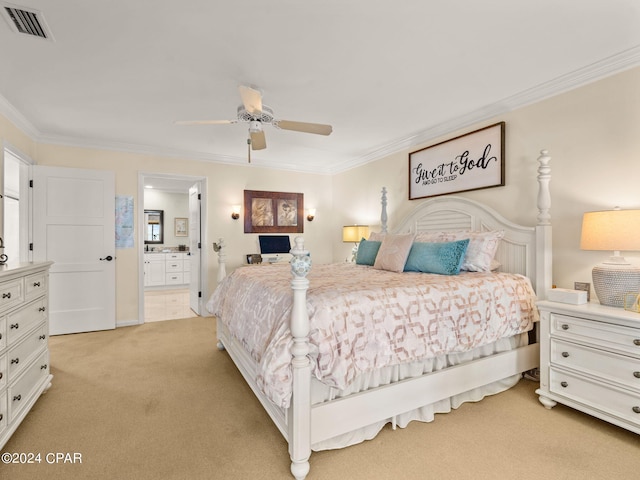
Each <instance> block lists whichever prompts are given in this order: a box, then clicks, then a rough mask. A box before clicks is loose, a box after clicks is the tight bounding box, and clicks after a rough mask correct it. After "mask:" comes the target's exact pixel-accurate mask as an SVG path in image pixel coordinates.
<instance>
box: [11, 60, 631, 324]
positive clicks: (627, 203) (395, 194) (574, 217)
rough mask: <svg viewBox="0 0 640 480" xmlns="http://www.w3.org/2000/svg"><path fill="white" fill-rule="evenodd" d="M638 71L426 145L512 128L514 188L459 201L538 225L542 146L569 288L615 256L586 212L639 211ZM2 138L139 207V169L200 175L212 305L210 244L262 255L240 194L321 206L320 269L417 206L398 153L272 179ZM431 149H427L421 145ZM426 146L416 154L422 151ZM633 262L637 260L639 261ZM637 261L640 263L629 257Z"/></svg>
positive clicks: (129, 273) (120, 308) (509, 159)
mask: <svg viewBox="0 0 640 480" xmlns="http://www.w3.org/2000/svg"><path fill="white" fill-rule="evenodd" d="M638 85H640V68H635V69H633V70H629V71H627V72H623V73H620V74H618V75H615V76H612V77H609V78H607V79H604V80H601V81H599V82H596V83H593V84H590V85H587V86H584V87H582V88H579V89H576V90H573V91H571V92H568V93H564V94H561V95H558V96H556V97H553V98H550V99H547V100H545V101H542V102H539V103H536V104H533V105H530V106H527V107H524V108H521V109H518V110H516V111H514V112H511V113H509V114H506V115H501V116H499V117H496V118H493V119H489V120H487V121H486V122H483V123H482V124H478V125H474V126H472V127H469V128H465V129H464V130H461V131H458V132H451V134H450V135H446V136H444V137H442V138H439V139H434V141H433V142H429V144H433V143H437V142H438V141H441V140H446V139H448V138H451V137H453V136H455V135H458V134H461V133H466V132H468V131H471V130H474V129H476V128H479V127H482V126H485V125H490V124H492V123H496V122H498V121H505V122H506V185H505V186H504V187H497V188H491V189H485V190H480V191H476V192H468V193H463V194H461V195H463V196H466V197H469V198H474V199H476V200H480V201H483V202H486V203H488V204H489V205H491V206H493V207H494V208H495V209H496V210H498V211H500V212H502V213H503V214H504V215H505V216H506V217H507V218H508V219H510V220H512V221H515V222H518V223H524V224H530V225H533V224H535V221H536V213H537V212H536V210H535V202H536V196H537V184H536V180H535V177H536V168H537V162H536V158H537V157H538V155H539V151H540V150H541V149H543V148H545V149H548V150H549V151H550V154H551V156H552V161H551V166H552V181H551V192H552V202H553V203H552V211H551V214H552V223H553V226H554V282H555V283H556V284H557V285H558V286H559V287H565V288H571V287H572V286H573V282H574V281H586V282H591V268H592V266H593V265H594V264H595V263H597V262H599V261H600V260H601V259H603V258H604V257H606V256H607V254H605V253H604V252H583V251H580V250H579V236H580V224H581V218H582V214H583V213H584V212H585V211H588V210H600V209H607V208H612V207H614V206H616V205H618V206H620V207H622V208H640V195H639V194H638V187H637V185H638V178H640V161H638V158H637V157H638V154H639V153H640V136H638V135H637V134H636V132H637V130H638V126H639V125H640V89H639V88H638V87H637V86H638ZM0 138H1V139H2V140H4V141H8V142H10V143H11V144H12V145H13V146H15V147H17V148H19V149H20V150H22V151H23V152H24V153H26V154H28V155H29V156H31V157H32V158H33V159H34V160H35V161H36V162H37V163H38V164H41V165H55V166H66V167H77V168H95V169H108V170H113V171H114V172H115V174H116V194H118V195H132V196H133V197H134V202H135V203H134V204H135V206H136V208H139V207H140V204H139V201H138V172H145V173H152V172H155V173H167V174H177V175H190V176H202V177H205V178H206V183H207V190H208V203H207V210H208V218H207V220H208V228H207V231H206V232H205V238H204V247H205V248H207V249H208V251H209V250H210V252H209V262H208V265H207V267H206V268H207V269H208V273H209V287H210V288H209V292H204V295H206V296H208V295H209V294H210V291H211V290H212V289H213V288H214V287H215V285H216V283H215V278H216V274H217V268H218V265H217V258H216V257H215V256H214V255H213V251H212V248H211V242H213V241H217V239H218V238H220V237H223V238H225V239H226V241H227V245H228V265H229V269H233V268H236V267H238V266H239V265H240V264H241V263H242V262H243V257H244V255H245V254H246V253H252V252H255V251H256V249H257V244H256V238H255V235H245V234H244V233H243V224H242V220H241V219H240V220H237V221H235V220H232V219H231V215H230V212H231V206H232V205H234V204H242V192H243V190H245V189H251V190H272V191H284V192H301V193H304V195H305V197H304V200H305V206H306V207H314V208H316V209H317V213H316V219H315V220H314V221H313V222H311V223H309V222H307V221H306V220H305V233H304V236H305V241H306V244H307V247H308V248H309V250H310V251H311V252H312V255H313V259H314V262H316V263H324V262H329V261H344V259H345V258H346V257H347V256H348V254H349V251H350V248H351V246H350V245H345V244H343V243H342V242H341V236H340V232H341V227H342V225H347V224H352V223H367V224H370V225H377V224H379V215H380V213H379V212H380V190H381V188H382V186H386V187H387V189H388V190H389V196H388V200H389V207H388V211H389V224H390V227H391V228H393V226H394V225H397V224H398V223H400V220H401V219H402V218H403V217H404V216H406V215H407V214H408V212H409V211H410V210H411V208H413V207H414V206H415V205H416V204H417V203H418V202H419V200H414V201H409V200H407V197H408V194H407V186H408V185H407V184H408V179H407V175H408V173H407V164H408V159H407V155H408V152H409V151H403V152H399V153H397V154H394V155H390V156H388V157H386V158H383V159H380V160H378V161H376V162H372V163H369V164H367V165H365V166H362V167H359V168H355V169H352V170H350V171H348V172H345V173H340V174H337V175H334V176H333V177H330V176H324V175H311V174H302V173H292V172H284V171H274V170H269V169H263V168H260V167H259V166H256V165H255V164H253V165H247V166H230V165H219V164H214V163H210V162H201V161H192V160H187V159H176V158H165V157H159V156H153V155H141V154H133V153H123V152H114V151H107V150H94V149H85V148H77V147H68V146H57V145H42V144H36V143H35V142H33V141H32V140H31V139H29V137H28V136H27V135H25V134H24V133H23V132H21V131H20V130H19V129H17V128H16V127H15V126H13V125H12V124H11V123H10V122H8V121H7V120H6V119H4V118H3V117H1V116H0ZM424 146H427V145H424ZM418 148H419V147H416V148H413V149H411V150H417V149H418ZM137 222H138V218H137V217H136V237H135V238H136V244H135V247H134V248H132V249H123V250H118V252H117V256H118V262H117V310H116V312H117V313H116V315H117V321H118V323H127V322H131V321H135V320H137V318H138V300H139V299H138V273H139V272H138V265H139V257H138V256H139V255H140V254H141V252H142V248H143V246H141V245H139V244H138V234H137V229H138V224H137ZM635 255H638V253H637V252H635ZM627 258H630V259H632V260H634V261H635V262H637V263H640V258H639V257H635V256H631V254H628V255H627Z"/></svg>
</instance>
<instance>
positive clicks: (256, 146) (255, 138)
mask: <svg viewBox="0 0 640 480" xmlns="http://www.w3.org/2000/svg"><path fill="white" fill-rule="evenodd" d="M249 135H250V136H251V148H252V149H253V150H264V149H265V148H267V140H266V138H265V136H264V131H263V130H260V131H259V132H249Z"/></svg>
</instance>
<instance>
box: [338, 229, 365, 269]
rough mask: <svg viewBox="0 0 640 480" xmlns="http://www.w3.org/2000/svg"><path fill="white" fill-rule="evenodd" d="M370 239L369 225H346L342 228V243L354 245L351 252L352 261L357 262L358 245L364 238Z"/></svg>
mask: <svg viewBox="0 0 640 480" xmlns="http://www.w3.org/2000/svg"><path fill="white" fill-rule="evenodd" d="M368 237H369V225H346V226H344V227H342V241H343V242H345V243H348V242H351V243H354V244H355V245H354V247H353V249H352V250H351V261H352V262H355V260H356V255H357V254H358V244H359V243H360V240H362V239H363V238H365V239H366V238H368Z"/></svg>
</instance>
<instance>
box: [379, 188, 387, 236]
mask: <svg viewBox="0 0 640 480" xmlns="http://www.w3.org/2000/svg"><path fill="white" fill-rule="evenodd" d="M381 193H382V196H381V198H380V203H381V204H382V209H381V212H380V233H387V187H382V192H381Z"/></svg>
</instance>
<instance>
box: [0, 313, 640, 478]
mask: <svg viewBox="0 0 640 480" xmlns="http://www.w3.org/2000/svg"><path fill="white" fill-rule="evenodd" d="M50 344H51V368H52V373H53V375H54V379H53V386H52V387H51V389H50V390H49V392H48V393H46V394H45V395H43V396H42V397H41V398H40V399H39V400H38V402H37V403H36V405H35V407H34V409H33V410H32V412H31V413H30V414H29V415H28V416H27V418H26V420H25V421H24V422H23V424H22V425H21V426H20V427H19V429H18V430H17V431H16V433H15V434H14V435H13V437H12V438H11V439H10V440H9V442H8V443H7V445H6V446H5V447H4V448H3V449H2V451H3V452H25V453H26V452H33V453H40V454H41V455H42V463H40V464H30V465H0V478H2V479H11V480H27V479H28V480H32V479H36V478H38V479H39V478H47V479H49V480H62V479H64V480H74V479H99V480H101V479H105V480H106V479H132V480H133V479H137V480H146V479H149V480H151V479H154V480H157V479H171V480H173V479H185V480H186V479H189V480H199V479H287V478H292V477H290V474H289V458H288V454H287V446H286V444H285V442H284V440H283V439H282V437H281V435H280V433H279V432H278V430H277V429H276V428H275V426H274V425H273V424H272V423H271V420H270V419H269V417H268V416H267V415H266V413H265V412H264V411H263V409H262V407H261V406H260V404H259V402H258V401H257V400H256V399H255V397H254V396H253V394H252V392H251V390H250V389H249V388H248V387H247V386H246V384H245V383H244V382H243V381H242V378H241V376H240V374H239V373H238V371H237V370H236V368H235V366H234V365H233V363H232V362H231V360H230V359H229V357H228V355H227V354H226V353H224V352H219V351H218V350H217V349H216V348H215V323H214V319H213V318H202V317H196V318H189V319H181V320H169V321H165V322H154V323H149V324H145V325H141V326H135V327H126V328H120V329H117V330H114V331H107V332H94V333H84V334H76V335H65V336H58V337H52V338H51V340H50ZM536 387H537V384H535V383H534V382H531V381H528V380H522V381H521V382H520V383H519V384H518V385H517V386H516V387H514V388H513V389H511V390H509V391H507V392H504V393H501V394H498V395H495V396H492V397H488V398H486V399H484V400H483V401H481V402H478V403H473V404H464V405H463V406H461V407H460V408H459V409H458V410H456V411H454V412H452V413H450V414H447V415H438V416H437V417H436V420H435V421H434V422H432V423H429V424H423V423H415V422H414V423H412V424H410V425H409V426H408V427H407V428H405V429H398V430H396V431H392V430H391V429H390V428H385V429H384V430H383V431H382V432H381V434H380V435H378V436H377V437H376V438H375V439H374V440H371V441H368V442H364V443H362V444H360V445H355V446H353V447H349V448H346V449H342V450H335V451H327V452H318V453H313V454H312V455H311V473H310V474H309V476H308V477H307V478H309V480H316V479H332V480H340V479H363V480H364V479H366V480H378V479H395V478H402V479H410V480H413V479H416V480H417V479H420V480H422V479H438V480H447V479H457V480H465V479H473V480H482V479H522V480H528V479H540V478H544V479H553V480H563V479H566V480H573V479H603V480H605V479H606V480H611V479H632V478H638V475H639V473H638V472H640V436H638V435H635V434H633V433H630V432H628V431H626V430H623V429H620V428H618V427H614V426H612V425H609V424H607V423H605V422H602V421H600V420H597V419H595V418H592V417H590V416H588V415H585V414H582V413H580V412H577V411H574V410H572V409H570V408H568V407H563V406H561V405H559V406H557V407H555V408H554V409H552V410H546V409H545V408H543V407H542V405H540V403H539V402H538V400H537V396H536V395H535V393H534V390H535V388H536ZM50 452H51V453H56V452H62V453H71V454H73V453H74V452H77V453H80V454H81V456H82V463H81V464H79V463H76V464H69V463H67V464H64V463H61V464H48V463H47V462H46V461H45V455H46V454H47V453H50Z"/></svg>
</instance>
